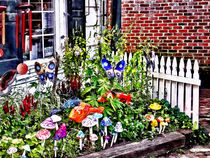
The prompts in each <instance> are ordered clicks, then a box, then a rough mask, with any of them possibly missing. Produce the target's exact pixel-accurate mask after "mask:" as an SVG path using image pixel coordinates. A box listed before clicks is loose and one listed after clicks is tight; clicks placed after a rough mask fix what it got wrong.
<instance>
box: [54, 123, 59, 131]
mask: <svg viewBox="0 0 210 158" xmlns="http://www.w3.org/2000/svg"><path fill="white" fill-rule="evenodd" d="M55 129H56V131H57V130H58V124H57V122H56V124H55Z"/></svg>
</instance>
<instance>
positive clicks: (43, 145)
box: [42, 139, 45, 147]
mask: <svg viewBox="0 0 210 158" xmlns="http://www.w3.org/2000/svg"><path fill="white" fill-rule="evenodd" d="M44 144H45V139H44V141H43V143H42V147H44Z"/></svg>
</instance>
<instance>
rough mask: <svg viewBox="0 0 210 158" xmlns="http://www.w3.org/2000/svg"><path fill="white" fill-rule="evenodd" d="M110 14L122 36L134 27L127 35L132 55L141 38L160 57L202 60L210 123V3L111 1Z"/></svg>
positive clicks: (203, 111) (203, 98) (203, 112)
mask: <svg viewBox="0 0 210 158" xmlns="http://www.w3.org/2000/svg"><path fill="white" fill-rule="evenodd" d="M116 1H118V5H120V7H121V9H120V10H121V13H120V14H119V10H118V11H116V10H117V9H116V8H117V7H116V6H115V5H116V4H114V3H116ZM118 9H119V7H118ZM108 14H110V15H111V17H110V22H111V25H113V24H116V22H115V21H116V20H114V22H113V19H116V17H117V18H118V22H117V24H118V25H119V24H120V25H121V30H122V33H127V32H128V30H130V27H131V30H130V31H129V33H128V34H127V40H128V41H129V46H128V51H129V52H135V47H136V46H137V45H138V43H139V42H140V39H141V40H146V39H150V40H152V41H153V44H155V45H157V46H158V48H159V49H158V51H157V53H158V54H160V55H164V56H176V57H178V59H179V58H180V57H184V58H185V59H188V58H190V59H198V60H199V63H200V78H201V93H200V117H201V120H202V117H204V118H208V119H207V123H209V120H210V119H209V118H210V116H209V113H210V101H209V100H210V94H209V93H210V91H209V90H206V89H210V82H209V79H210V0H109V1H108ZM113 16H114V17H113ZM119 16H120V17H119ZM119 18H120V23H119ZM139 37H140V38H139ZM203 89H205V90H203Z"/></svg>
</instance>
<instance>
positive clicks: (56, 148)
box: [53, 146, 58, 157]
mask: <svg viewBox="0 0 210 158" xmlns="http://www.w3.org/2000/svg"><path fill="white" fill-rule="evenodd" d="M53 150H54V152H55V157H57V150H58V147H57V146H54V147H53Z"/></svg>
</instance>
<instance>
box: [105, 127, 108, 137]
mask: <svg viewBox="0 0 210 158" xmlns="http://www.w3.org/2000/svg"><path fill="white" fill-rule="evenodd" d="M104 133H105V134H104V135H105V136H106V135H107V134H108V133H107V126H105V127H104Z"/></svg>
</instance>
